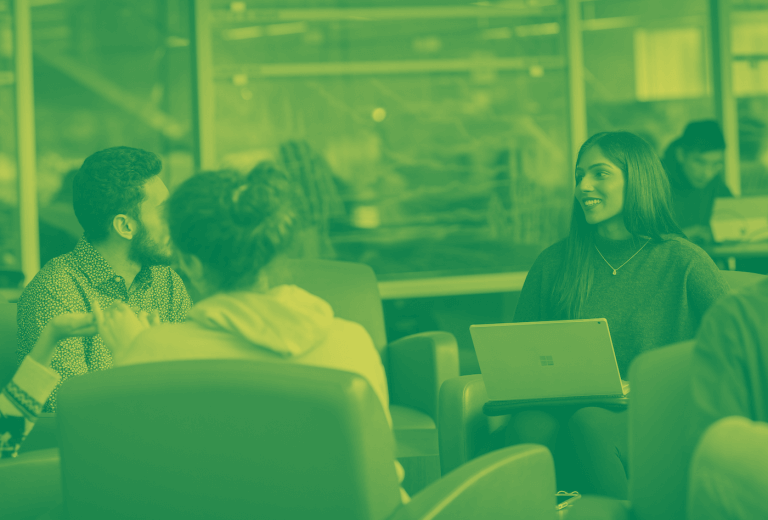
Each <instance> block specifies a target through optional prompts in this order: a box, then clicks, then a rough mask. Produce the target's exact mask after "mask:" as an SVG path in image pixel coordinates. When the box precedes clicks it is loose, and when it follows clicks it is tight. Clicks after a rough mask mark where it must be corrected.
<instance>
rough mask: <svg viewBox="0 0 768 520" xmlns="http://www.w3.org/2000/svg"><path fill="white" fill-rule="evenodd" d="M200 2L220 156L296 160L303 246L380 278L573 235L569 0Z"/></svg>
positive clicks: (481, 268) (434, 271) (468, 267)
mask: <svg viewBox="0 0 768 520" xmlns="http://www.w3.org/2000/svg"><path fill="white" fill-rule="evenodd" d="M432 3H434V4H438V3H437V2H432ZM199 4H200V5H205V4H207V6H208V11H207V12H205V13H203V12H198V13H197V16H198V17H199V19H201V20H205V22H206V26H205V27H203V28H202V30H203V31H205V32H204V34H202V35H198V42H209V45H210V62H209V63H208V66H209V67H210V70H209V76H210V78H212V80H213V91H214V95H213V96H212V98H211V99H202V100H201V103H203V104H208V106H207V107H202V108H201V113H205V112H206V111H209V112H208V113H212V114H214V116H213V124H214V131H213V132H212V133H210V134H209V135H211V136H212V138H213V139H214V140H215V146H211V147H210V150H212V152H211V153H213V154H215V157H214V158H213V159H212V160H211V163H212V164H216V165H218V166H220V167H221V166H224V167H233V168H238V169H241V170H248V169H250V168H252V167H253V166H254V165H255V164H256V163H257V162H258V161H260V160H264V159H271V160H275V161H278V162H280V163H281V164H282V165H284V166H285V168H286V169H287V170H288V171H289V172H290V173H291V174H292V175H293V176H294V177H295V179H296V185H297V191H298V192H299V194H300V195H301V197H302V198H303V201H304V207H303V212H302V213H303V219H304V224H305V226H304V227H305V231H304V235H303V237H302V244H301V251H299V252H298V254H301V255H304V256H310V257H311V256H314V257H324V258H336V259H340V260H350V261H357V262H364V263H367V264H369V265H371V266H372V267H373V268H374V269H375V271H376V272H377V274H378V276H379V278H380V279H383V280H387V279H390V280H392V279H408V278H424V277H430V276H441V275H453V274H473V273H493V272H504V271H525V270H527V269H528V268H529V267H530V265H531V264H532V262H533V260H534V259H535V258H536V256H537V255H538V253H539V252H540V251H541V250H542V249H543V248H545V247H547V246H548V245H550V244H552V243H553V242H555V241H556V240H557V239H559V238H560V237H561V236H563V235H564V234H565V232H566V228H567V223H568V217H569V213H570V201H571V194H572V191H571V190H572V180H571V177H572V175H571V172H570V169H571V166H570V157H569V123H568V113H569V112H568V92H567V85H568V81H567V53H566V50H567V49H566V41H567V38H566V34H565V32H566V20H565V16H566V9H565V5H564V2H563V1H555V0H551V1H547V0H540V1H537V2H508V3H499V4H497V5H495V6H493V5H490V3H477V4H468V3H466V2H456V1H449V0H445V1H442V2H439V5H429V2H427V1H425V0H422V1H420V2H412V1H405V0H401V1H395V2H392V1H387V2H384V1H382V0H379V1H378V2H376V1H362V0H360V1H357V2H341V1H331V0H325V1H317V2H312V4H311V5H312V7H305V6H306V4H307V3H306V2H299V1H279V2H278V1H277V0H273V1H270V0H262V1H259V2H247V3H246V2H229V1H221V0H212V1H210V2H199ZM482 4H487V5H482ZM198 29H199V30H201V26H200V25H198ZM200 52H204V51H203V49H201V50H200ZM203 67H204V68H205V64H203ZM208 144H210V143H208ZM214 150H215V151H214Z"/></svg>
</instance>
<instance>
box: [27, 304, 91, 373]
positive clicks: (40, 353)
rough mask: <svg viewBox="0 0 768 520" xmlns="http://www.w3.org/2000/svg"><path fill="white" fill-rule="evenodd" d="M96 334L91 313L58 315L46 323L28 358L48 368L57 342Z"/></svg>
mask: <svg viewBox="0 0 768 520" xmlns="http://www.w3.org/2000/svg"><path fill="white" fill-rule="evenodd" d="M97 332H98V329H97V327H96V317H95V316H94V315H93V314H92V313H83V312H74V313H68V314H59V315H58V316H55V317H53V318H51V319H50V321H48V324H47V325H46V326H45V328H44V329H43V331H42V332H41V333H40V337H39V338H38V340H37V343H35V346H34V348H33V349H32V352H30V353H29V357H31V358H32V359H34V360H35V361H37V362H38V363H40V364H41V365H44V366H49V365H50V364H51V360H52V359H53V355H54V354H55V353H56V344H57V343H58V342H59V341H61V340H62V339H66V338H69V337H72V336H93V335H94V334H96V333H97Z"/></svg>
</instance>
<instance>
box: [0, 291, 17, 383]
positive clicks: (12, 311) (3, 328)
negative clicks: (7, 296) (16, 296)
mask: <svg viewBox="0 0 768 520" xmlns="http://www.w3.org/2000/svg"><path fill="white" fill-rule="evenodd" d="M16 343H17V340H16V304H15V303H6V302H1V303H0V388H4V387H5V385H6V384H7V383H8V381H10V380H11V378H12V377H13V374H14V373H15V372H16V368H17V367H18V363H17V362H16Z"/></svg>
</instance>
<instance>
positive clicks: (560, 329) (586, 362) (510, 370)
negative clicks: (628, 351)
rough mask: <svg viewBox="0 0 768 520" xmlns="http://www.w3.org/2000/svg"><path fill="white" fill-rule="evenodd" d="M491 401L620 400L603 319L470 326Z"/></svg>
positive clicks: (621, 387)
mask: <svg viewBox="0 0 768 520" xmlns="http://www.w3.org/2000/svg"><path fill="white" fill-rule="evenodd" d="M469 332H470V334H471V335H472V341H473V343H474V344H475V352H476V353H477V360H478V362H479V363H480V371H481V373H482V374H483V379H484V381H485V388H486V391H487V392H488V399H489V401H491V402H493V401H517V402H521V403H522V402H544V401H550V400H551V401H562V400H586V401H589V400H591V399H612V398H623V397H625V396H626V395H627V393H629V384H628V383H623V384H622V380H621V376H620V374H619V367H618V365H617V364H616V355H615V353H614V352H613V343H612V342H611V333H610V331H609V330H608V322H607V320H605V319H604V318H595V319H588V320H564V321H539V322H528V323H498V324H492V325H472V326H470V327H469Z"/></svg>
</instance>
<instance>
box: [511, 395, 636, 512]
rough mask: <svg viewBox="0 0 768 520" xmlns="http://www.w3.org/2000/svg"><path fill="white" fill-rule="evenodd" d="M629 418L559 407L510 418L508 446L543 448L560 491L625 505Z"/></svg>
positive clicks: (602, 411)
mask: <svg viewBox="0 0 768 520" xmlns="http://www.w3.org/2000/svg"><path fill="white" fill-rule="evenodd" d="M627 439H628V424H627V412H626V411H621V412H614V411H611V410H606V409H604V408H597V407H586V408H573V407H566V406H563V407H557V408H548V409H547V410H546V411H545V410H529V411H525V412H519V413H517V414H515V415H513V416H512V418H511V420H510V423H509V425H508V426H507V430H506V442H505V444H507V445H512V444H519V443H534V444H543V445H544V446H546V447H547V448H549V450H550V451H551V452H552V455H553V457H554V459H555V468H556V474H557V485H558V489H563V490H565V491H574V490H576V491H579V492H581V493H589V494H597V495H604V496H610V497H614V498H619V499H622V500H626V499H627V480H628V478H627V477H628V467H629V466H628V459H627V453H628V440H627Z"/></svg>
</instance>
